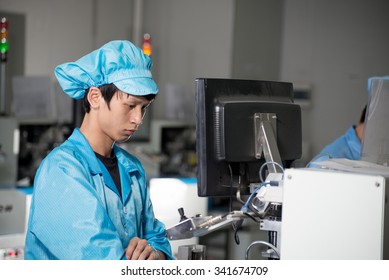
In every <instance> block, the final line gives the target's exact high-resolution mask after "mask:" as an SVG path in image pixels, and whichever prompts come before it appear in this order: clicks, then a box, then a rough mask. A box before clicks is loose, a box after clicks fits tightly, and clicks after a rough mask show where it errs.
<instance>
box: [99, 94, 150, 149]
mask: <svg viewBox="0 0 389 280" xmlns="http://www.w3.org/2000/svg"><path fill="white" fill-rule="evenodd" d="M104 103H105V101H104ZM149 104H150V101H149V100H147V99H146V98H145V97H141V96H134V95H130V94H126V93H124V92H121V91H119V92H117V93H116V94H115V95H114V96H113V97H112V99H111V102H110V106H109V107H110V109H109V108H108V106H107V104H106V103H105V104H104V105H103V106H101V112H100V114H99V122H100V125H101V128H102V130H103V131H104V132H105V134H106V135H107V136H109V137H110V138H111V139H112V140H113V141H115V142H116V141H117V142H122V141H126V140H128V139H129V138H130V137H131V136H132V135H133V134H134V133H135V132H136V131H137V130H138V128H139V126H140V125H141V124H142V119H143V116H144V114H145V113H146V108H147V107H148V106H149Z"/></svg>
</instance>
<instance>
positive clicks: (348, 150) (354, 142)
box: [309, 126, 362, 167]
mask: <svg viewBox="0 0 389 280" xmlns="http://www.w3.org/2000/svg"><path fill="white" fill-rule="evenodd" d="M361 152H362V144H361V141H360V140H359V138H358V136H357V134H356V132H355V126H352V127H350V128H349V129H348V130H347V131H346V132H345V133H344V134H343V135H342V136H341V137H339V138H338V139H336V140H335V141H334V142H332V143H331V144H329V145H327V146H326V147H325V148H324V149H323V150H322V151H321V152H320V153H319V154H317V156H315V157H314V158H313V159H312V161H311V163H310V164H309V167H317V165H315V164H314V162H319V161H324V160H328V159H330V158H346V159H351V160H360V159H361Z"/></svg>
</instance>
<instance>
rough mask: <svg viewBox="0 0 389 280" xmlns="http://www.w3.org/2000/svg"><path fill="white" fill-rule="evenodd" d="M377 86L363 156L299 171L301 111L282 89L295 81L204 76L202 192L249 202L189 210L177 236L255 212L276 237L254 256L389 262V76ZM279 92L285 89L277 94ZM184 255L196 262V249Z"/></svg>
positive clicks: (200, 84) (173, 235)
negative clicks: (294, 163)
mask: <svg viewBox="0 0 389 280" xmlns="http://www.w3.org/2000/svg"><path fill="white" fill-rule="evenodd" d="M372 84H373V89H372V92H371V93H370V99H369V106H368V110H367V117H366V119H367V120H368V121H367V122H366V123H365V136H364V141H363V143H364V146H363V152H362V160H359V161H352V160H347V159H329V160H327V161H323V162H318V163H317V165H316V166H317V168H293V167H285V163H286V160H291V159H295V158H298V154H299V153H300V152H299V146H298V144H294V143H298V142H299V141H300V143H301V139H299V135H300V137H301V134H300V132H301V127H300V126H299V123H300V122H299V118H300V116H299V108H297V107H296V106H297V105H295V104H292V102H289V101H285V100H282V98H280V96H279V93H280V92H281V93H282V91H283V90H284V91H287V92H288V91H289V90H290V89H288V87H289V86H290V85H287V84H283V83H281V84H279V83H273V82H271V83H270V84H269V83H268V82H258V81H254V82H253V81H234V80H214V79H199V80H197V88H196V90H197V92H196V94H197V96H196V97H197V103H198V104H197V106H198V108H197V118H198V120H197V133H198V134H197V145H198V146H197V152H198V161H199V164H200V165H199V173H198V194H199V196H215V195H224V196H228V195H230V194H231V193H233V194H234V196H235V197H236V199H237V200H238V201H240V202H241V208H240V209H237V210H231V211H228V212H226V213H224V214H220V215H216V216H201V215H196V216H193V217H189V218H188V217H186V216H185V215H184V214H183V210H181V211H180V212H181V214H180V219H177V220H178V221H179V222H178V223H177V224H176V225H174V226H172V227H170V228H168V229H167V236H168V238H169V239H170V240H179V239H187V238H191V237H196V236H204V235H207V234H209V233H211V232H213V231H217V230H219V229H221V228H224V227H226V226H228V225H234V224H235V225H236V224H239V223H240V224H242V222H243V221H244V220H246V219H251V220H254V221H255V222H257V223H258V230H259V231H266V232H268V238H267V239H266V240H256V241H254V242H252V243H251V244H250V245H249V246H248V247H247V248H246V251H245V259H249V258H250V256H252V254H253V252H254V250H252V249H253V248H254V247H259V249H260V255H261V257H263V258H265V259H266V258H267V259H281V260H293V259H295V260H302V259H303V260H306V259H313V260H320V259H325V260H329V259H333V260H340V259H347V260H356V259H363V260H367V259H373V260H380V259H389V207H388V190H387V189H388V186H389V185H388V178H389V168H388V165H389V160H388V158H389V157H388V153H389V150H388V151H386V150H385V149H384V148H383V147H389V144H388V143H389V141H388V138H389V131H388V128H386V127H384V128H382V127H383V126H382V125H383V124H382V120H387V119H388V117H389V116H387V114H388V113H387V110H386V109H385V108H387V105H388V104H389V80H388V79H384V80H382V79H379V78H378V79H377V80H374V81H372ZM216 89H217V90H216ZM250 91H252V92H255V94H256V95H258V93H260V94H259V95H264V96H265V97H264V96H261V97H260V98H258V99H255V98H254V97H253V96H250V94H246V93H247V92H250ZM215 92H216V93H215ZM273 92H277V93H278V95H277V96H272V98H268V97H269V95H271V94H272V93H273ZM207 98H210V99H207ZM211 100H212V101H211ZM280 100H281V101H280ZM273 101H274V102H273ZM212 102H215V103H214V106H209V105H204V104H212ZM253 103H255V104H253ZM245 114H246V115H247V116H246V117H245ZM233 116H235V117H233ZM238 116H239V117H238ZM245 120H246V121H247V122H248V124H245ZM288 120H290V121H291V123H288ZM379 127H381V128H380V129H379ZM288 129H291V131H290V130H288ZM251 131H253V132H251ZM370 134H374V137H370V136H369V137H368V136H367V135H370ZM242 135H244V137H243V136H242ZM296 135H297V139H296V137H295V136H296ZM242 138H244V139H242ZM247 138H249V139H247ZM383 141H384V142H385V143H383ZM236 145H237V146H236ZM250 147H254V148H253V149H252V150H250ZM377 147H381V148H380V149H378V151H377ZM234 152H235V154H234ZM245 153H246V154H245ZM250 155H253V156H252V157H254V158H256V161H251V160H250ZM256 162H261V164H258V163H256ZM237 163H238V164H237ZM252 170H255V171H254V172H252ZM247 190H249V191H247ZM231 197H232V196H231ZM185 249H186V251H188V247H186V248H185ZM257 249H258V248H257ZM193 250H194V251H195V250H198V248H197V247H193ZM195 255H196V254H194V256H195ZM182 257H183V258H185V259H195V257H193V258H192V257H191V255H190V252H189V253H188V252H186V253H185V255H184V256H182Z"/></svg>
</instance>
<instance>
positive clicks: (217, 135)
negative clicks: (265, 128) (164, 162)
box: [195, 78, 302, 197]
mask: <svg viewBox="0 0 389 280" xmlns="http://www.w3.org/2000/svg"><path fill="white" fill-rule="evenodd" d="M195 83H196V88H195V91H196V155H197V165H198V167H197V169H198V171H197V179H198V195H199V196H208V197H218V196H220V197H229V196H230V197H232V196H235V194H236V190H237V189H239V190H240V191H241V192H242V194H244V193H246V194H249V186H250V185H251V184H259V183H260V174H259V171H260V168H261V166H262V165H263V164H264V163H265V159H264V157H263V154H262V155H261V154H258V147H256V145H257V146H258V141H259V140H258V134H257V131H256V126H257V123H256V120H255V119H256V118H257V117H258V116H262V115H266V116H271V118H272V119H273V120H272V121H271V129H272V132H273V133H272V134H273V135H274V139H275V142H276V143H275V145H276V146H277V147H278V151H277V152H278V153H279V156H280V159H281V161H282V162H281V164H282V165H283V167H289V166H290V164H291V163H292V162H293V161H294V160H296V159H298V158H300V157H301V150H302V144H301V143H302V129H301V109H300V106H299V105H297V104H294V103H293V85H292V84H291V83H287V82H274V81H254V80H235V79H209V78H208V79H207V78H198V79H196V81H195Z"/></svg>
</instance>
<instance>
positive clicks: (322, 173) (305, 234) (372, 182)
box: [279, 168, 389, 260]
mask: <svg viewBox="0 0 389 280" xmlns="http://www.w3.org/2000/svg"><path fill="white" fill-rule="evenodd" d="M387 182H388V180H387V178H385V177H383V176H380V175H368V174H358V173H350V172H343V171H332V170H320V169H305V168H303V169H287V170H285V174H284V185H283V206H282V225H281V244H280V248H279V249H280V254H281V259H283V260H292V259H295V260H296V259H298V260H307V259H309V260H315V259H320V260H326V259H327V260H328V259H332V260H342V259H343V260H344V259H347V260H357V259H363V260H370V259H371V260H380V259H389V210H388V202H387V201H388V194H387V191H386V188H387V184H388V183H387Z"/></svg>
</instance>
